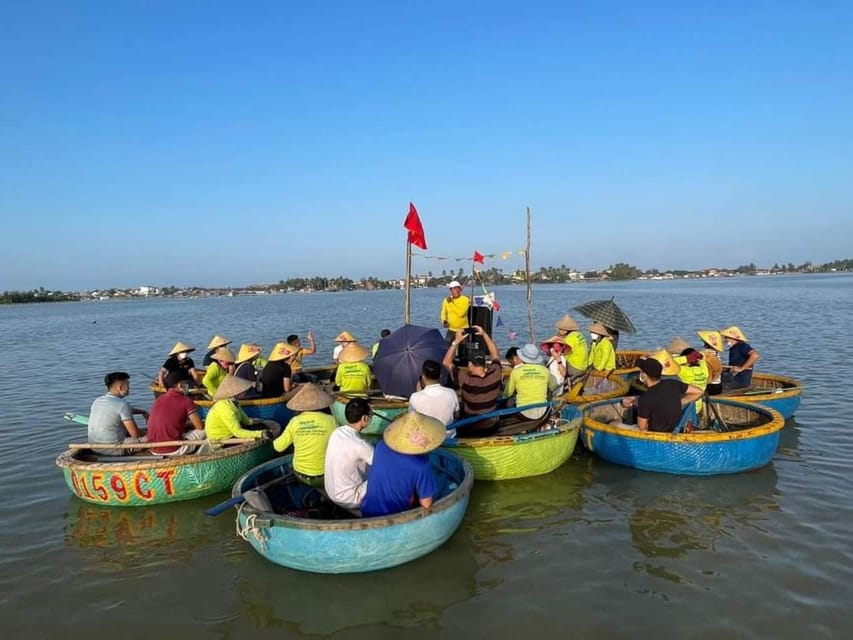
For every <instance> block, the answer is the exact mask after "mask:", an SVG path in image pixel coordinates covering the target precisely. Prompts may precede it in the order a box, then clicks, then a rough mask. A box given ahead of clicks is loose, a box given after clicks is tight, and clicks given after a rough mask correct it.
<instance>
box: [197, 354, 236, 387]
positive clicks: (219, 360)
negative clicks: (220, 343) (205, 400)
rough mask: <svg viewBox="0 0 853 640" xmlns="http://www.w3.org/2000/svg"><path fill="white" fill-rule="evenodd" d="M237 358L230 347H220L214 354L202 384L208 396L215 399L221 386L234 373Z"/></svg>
mask: <svg viewBox="0 0 853 640" xmlns="http://www.w3.org/2000/svg"><path fill="white" fill-rule="evenodd" d="M235 360H236V358H235V357H234V354H233V353H232V352H231V349H229V348H228V347H219V348H218V349H217V350H216V351H215V352H214V354H213V359H212V360H211V361H210V365H209V366H208V367H207V371H205V373H204V378H202V380H201V383H202V384H203V385H204V388H205V389H207V393H208V395H210V396H211V397H213V395H214V394H215V393H216V390H217V389H218V388H219V385H220V384H222V381H223V380H225V376H227V375H228V374H230V373H232V372H233V371H234V361H235Z"/></svg>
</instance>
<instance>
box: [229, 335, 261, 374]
mask: <svg viewBox="0 0 853 640" xmlns="http://www.w3.org/2000/svg"><path fill="white" fill-rule="evenodd" d="M260 355H261V348H260V347H259V346H258V345H256V344H254V343H253V344H241V345H240V351H238V352H237V359H236V360H235V361H234V365H235V367H234V375H235V376H237V377H238V378H243V380H248V381H249V382H251V383H252V384H256V383H257V381H258V372H257V369H256V364H255V363H256V361H257V359H258V358H259V357H260Z"/></svg>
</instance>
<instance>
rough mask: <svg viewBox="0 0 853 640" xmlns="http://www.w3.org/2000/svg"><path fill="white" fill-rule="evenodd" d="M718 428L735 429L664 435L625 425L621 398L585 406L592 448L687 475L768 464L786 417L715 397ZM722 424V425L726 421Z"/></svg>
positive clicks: (585, 431) (607, 456)
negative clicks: (622, 423) (622, 420)
mask: <svg viewBox="0 0 853 640" xmlns="http://www.w3.org/2000/svg"><path fill="white" fill-rule="evenodd" d="M710 403H711V405H712V406H711V407H709V409H711V412H710V413H711V415H715V416H717V417H718V419H715V421H714V424H713V425H711V426H714V427H716V428H722V427H723V425H724V426H725V427H726V428H728V429H729V431H714V430H697V431H693V432H692V433H678V434H676V433H659V432H651V431H639V430H638V429H635V428H625V427H624V426H619V424H620V421H621V415H622V407H621V404H620V403H619V400H605V401H602V402H594V403H591V404H587V405H584V406H582V407H580V410H581V411H582V412H583V415H584V419H583V426H582V427H581V438H582V441H583V443H584V445H585V446H586V448H587V449H588V450H589V451H591V452H593V453H594V454H595V455H597V456H598V457H600V458H602V459H604V460H607V461H608V462H613V463H615V464H620V465H624V466H627V467H634V468H635V469H644V470H646V471H660V472H664V473H676V474H684V475H716V474H725V473H738V472H741V471H748V470H750V469H757V468H759V467H763V466H764V465H766V464H768V463H769V462H770V460H771V459H772V458H773V454H774V453H775V451H776V447H777V445H778V444H779V431H780V430H781V429H782V427H783V426H785V420H784V418H783V417H782V416H781V414H779V412H778V411H775V410H773V409H770V408H768V407H764V406H761V405H756V404H752V403H746V402H736V401H733V400H721V399H718V398H712V399H711V400H710ZM720 423H722V424H720Z"/></svg>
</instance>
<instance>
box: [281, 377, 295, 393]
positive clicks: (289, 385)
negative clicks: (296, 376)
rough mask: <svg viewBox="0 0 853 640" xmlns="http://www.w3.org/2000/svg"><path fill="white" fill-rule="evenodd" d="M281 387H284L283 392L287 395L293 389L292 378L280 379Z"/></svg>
mask: <svg viewBox="0 0 853 640" xmlns="http://www.w3.org/2000/svg"><path fill="white" fill-rule="evenodd" d="M281 385H282V387H284V392H285V393H287V392H289V391H290V390H291V389H293V380H292V378H282V379H281Z"/></svg>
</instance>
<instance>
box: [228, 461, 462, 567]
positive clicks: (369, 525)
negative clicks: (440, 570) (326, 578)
mask: <svg viewBox="0 0 853 640" xmlns="http://www.w3.org/2000/svg"><path fill="white" fill-rule="evenodd" d="M291 460H292V456H291V455H287V456H283V457H281V458H276V459H275V460H271V461H269V462H267V463H265V464H262V465H260V466H258V467H255V468H254V469H252V470H251V471H249V472H248V473H246V474H245V475H243V476H242V477H241V478H239V479H238V480H237V482H235V483H234V487H233V490H232V495H233V496H235V497H236V496H239V495H240V494H242V493H243V492H245V491H248V490H250V489H253V488H255V487H257V486H260V485H263V484H266V483H269V482H272V481H273V480H277V479H280V480H281V482H280V483H279V484H278V485H277V486H279V487H280V488H284V491H281V490H279V491H277V492H276V494H275V495H276V498H275V499H274V500H273V501H274V502H275V503H276V504H277V505H280V501H281V500H282V496H284V499H285V500H289V501H290V502H291V504H289V505H285V510H286V511H288V512H289V513H285V514H280V513H271V512H269V511H263V510H260V509H258V508H256V507H253V506H251V505H250V504H248V503H243V504H242V505H241V506H240V508H239V510H238V513H237V527H238V530H239V531H240V532H241V536H242V537H243V538H244V539H246V540H247V541H248V542H249V543H250V544H251V545H252V547H253V548H254V549H255V551H257V552H258V553H259V554H261V555H262V556H263V557H264V558H266V559H267V560H269V561H271V562H274V563H276V564H280V565H282V566H284V567H290V568H292V569H299V570H301V571H311V572H314V573H361V572H365V571H376V570H378V569H386V568H388V567H393V566H396V565H399V564H403V563H405V562H410V561H411V560H414V559H416V558H419V557H421V556H423V555H426V554H428V553H430V552H431V551H433V550H435V549H437V548H438V547H440V546H441V545H442V544H444V542H446V541H447V539H448V538H450V536H451V535H453V533H454V532H455V531H456V529H457V528H458V527H459V524H460V523H461V522H462V517H463V516H464V515H465V510H466V509H467V508H468V498H469V496H470V493H471V487H472V485H473V483H474V472H473V470H472V469H471V465H469V464H468V463H467V462H466V461H465V460H462V459H461V458H457V457H456V456H454V455H452V454H450V453H447V452H445V451H441V450H436V451H433V452H432V453H431V454H430V462H431V463H432V468H433V473H434V475H435V478H436V484H437V486H438V488H439V495H440V496H441V497H440V498H439V499H438V500H436V501H435V502H434V503H433V505H432V508H431V509H429V510H425V509H422V508H420V507H419V508H417V509H410V510H409V511H404V512H403V513H397V514H394V515H390V516H382V517H377V518H357V517H355V516H350V517H344V518H343V519H317V518H312V517H309V516H310V515H311V513H310V509H309V510H308V513H305V507H304V504H299V501H300V500H301V499H304V495H303V496H302V498H300V493H302V494H304V493H305V492H306V491H309V490H308V489H307V488H306V487H304V485H301V484H299V483H298V482H297V481H296V478H295V477H294V475H293V469H292V466H291ZM267 491H268V492H271V488H270V489H268V490H267ZM315 493H316V490H315ZM277 510H281V509H280V508H279V509H277Z"/></svg>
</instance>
